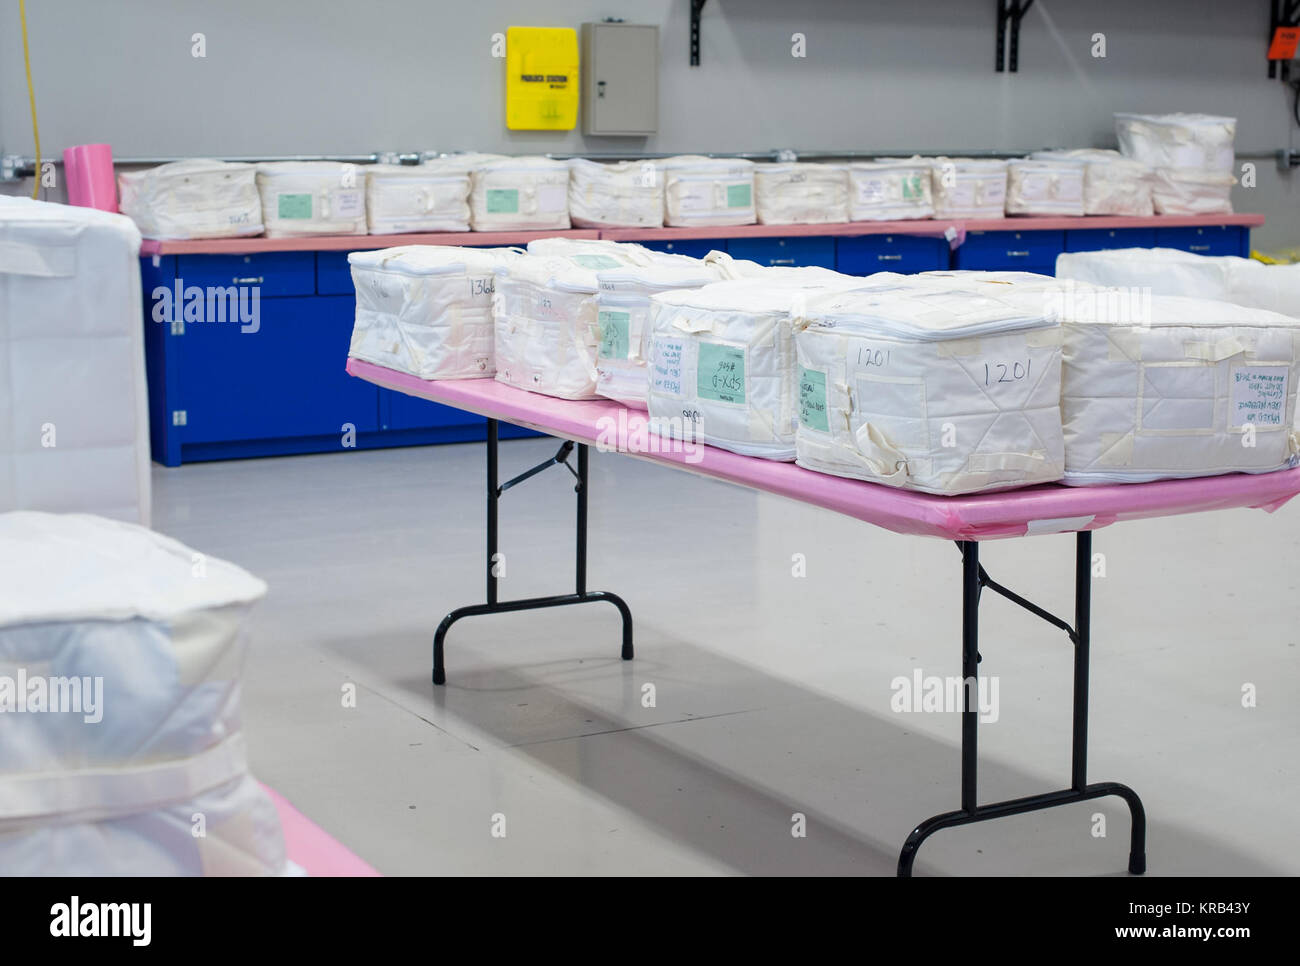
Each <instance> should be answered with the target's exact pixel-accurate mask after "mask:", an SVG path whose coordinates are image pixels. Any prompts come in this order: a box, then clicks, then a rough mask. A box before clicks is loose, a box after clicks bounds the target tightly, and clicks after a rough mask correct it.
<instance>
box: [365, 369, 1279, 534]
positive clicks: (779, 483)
mask: <svg viewBox="0 0 1300 966" xmlns="http://www.w3.org/2000/svg"><path fill="white" fill-rule="evenodd" d="M347 371H348V372H349V373H350V374H351V375H353V376H356V377H358V378H360V379H364V380H366V381H367V382H372V383H375V384H376V385H379V386H383V387H385V388H388V389H395V390H397V391H398V392H403V393H406V394H407V395H409V396H417V397H419V398H421V399H429V400H432V401H433V402H439V403H443V404H444V405H447V406H453V407H455V408H456V409H463V410H466V411H468V412H473V413H478V414H480V415H483V416H488V417H490V418H492V419H500V420H503V421H505V422H508V423H514V424H516V425H519V426H526V427H528V428H530V429H536V430H539V431H540V432H543V433H546V434H548V435H551V436H557V437H560V438H563V439H571V440H574V441H575V442H578V443H589V444H596V445H597V447H598V448H601V449H605V448H610V449H612V448H613V447H607V446H605V445H602V444H603V443H605V442H606V441H608V439H609V438H610V435H611V433H613V434H614V435H615V441H616V444H617V443H618V441H620V440H623V439H624V438H625V437H628V438H630V439H631V440H632V441H633V442H634V443H636V444H637V446H638V448H640V446H641V444H640V443H638V442H637V440H638V434H637V433H636V432H635V430H636V428H637V425H638V424H637V423H636V420H638V419H640V420H644V419H645V418H646V414H645V413H643V412H639V411H637V410H629V409H627V407H625V406H622V405H619V404H618V403H615V402H610V401H606V400H596V401H591V402H573V401H570V400H567V399H555V398H553V397H551V396H543V395H539V394H537V393H531V392H526V391H524V390H522V389H515V388H513V387H511V386H506V385H504V384H502V383H499V382H497V381H496V380H494V379H455V380H435V381H429V380H425V379H419V378H417V377H416V376H412V375H408V374H406V373H402V372H397V371H395V370H392V369H386V368H384V367H383V366H376V365H373V364H371V363H368V362H362V361H360V360H358V359H349V360H348V363H347ZM620 430H631V431H632V432H621V431H620ZM640 435H641V436H643V437H644V436H645V435H646V434H640ZM648 438H649V440H651V441H658V437H654V436H649V437H648ZM695 450H696V452H695V454H694V456H690V455H689V454H686V453H683V452H641V451H635V452H634V451H632V450H630V449H627V448H624V447H623V446H622V445H618V451H619V452H623V453H626V454H627V455H630V456H634V457H637V458H640V459H648V460H650V461H651V462H655V463H663V464H665V465H669V466H675V467H677V468H678V469H683V470H687V471H688V472H692V473H697V474H699V475H701V476H707V477H711V478H713V479H717V480H725V481H727V482H729V483H738V484H740V485H741V486H747V487H751V488H753V489H756V490H762V491H763V492H765V493H775V494H777V495H778V496H785V497H789V498H790V499H792V500H798V501H799V502H801V503H809V504H812V505H813V506H819V507H822V508H824V509H827V510H833V511H834V512H836V513H842V514H844V515H845V516H849V517H853V518H854V519H857V520H865V521H866V522H867V523H873V524H875V525H876V526H879V527H884V528H885V529H886V530H892V531H894V532H895V533H911V534H918V535H922V536H928V537H942V538H944V539H947V540H992V539H997V538H1002V537H1023V536H1027V535H1032V534H1037V533H1067V532H1074V531H1078V530H1097V529H1099V528H1101V527H1105V526H1109V525H1110V524H1112V523H1117V522H1119V521H1121V520H1140V519H1144V518H1147V517H1162V516H1173V515H1175V514H1180V513H1200V512H1202V511H1205V510H1226V509H1230V508H1232V507H1258V508H1262V509H1265V510H1270V511H1272V510H1276V509H1277V508H1278V507H1280V506H1281V505H1282V504H1284V503H1286V502H1287V501H1288V500H1289V499H1291V497H1293V496H1295V495H1296V493H1300V468H1296V469H1289V470H1279V471H1277V472H1275V473H1260V474H1248V473H1231V474H1227V475H1224V476H1207V477H1201V478H1198V479H1191V480H1158V481H1156V482H1154V483H1124V484H1109V485H1103V486H1082V487H1075V486H1063V485H1061V484H1057V483H1049V484H1045V485H1040V486H1032V487H1026V488H1024V489H1019V490H1004V491H1000V492H996V493H977V494H971V495H967V496H935V495H932V494H929V493H914V492H912V491H909V490H900V489H896V488H894V487H890V486H883V485H881V484H879V483H866V482H863V481H862V480H849V479H844V478H842V477H838V476H828V475H826V474H824V473H815V472H813V471H812V470H806V469H803V468H802V467H799V466H796V465H794V464H793V463H778V462H775V461H773V460H765V459H758V458H756V457H752V456H739V455H737V454H735V453H730V452H728V451H726V450H722V449H717V448H716V447H713V446H705V445H703V444H695Z"/></svg>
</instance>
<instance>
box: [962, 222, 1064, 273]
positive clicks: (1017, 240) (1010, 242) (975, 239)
mask: <svg viewBox="0 0 1300 966" xmlns="http://www.w3.org/2000/svg"><path fill="white" fill-rule="evenodd" d="M1064 250H1065V232H1063V231H972V232H968V233H967V235H966V242H965V244H963V245H962V246H961V247H960V248H958V249H957V252H956V258H955V259H954V261H955V262H956V266H955V267H957V268H971V269H977V270H980V271H1003V270H1008V269H1009V270H1019V271H1026V272H1034V271H1039V272H1041V271H1043V267H1044V266H1047V271H1048V272H1050V271H1051V270H1052V266H1054V265H1055V264H1056V256H1057V255H1059V254H1061V252H1062V251H1064Z"/></svg>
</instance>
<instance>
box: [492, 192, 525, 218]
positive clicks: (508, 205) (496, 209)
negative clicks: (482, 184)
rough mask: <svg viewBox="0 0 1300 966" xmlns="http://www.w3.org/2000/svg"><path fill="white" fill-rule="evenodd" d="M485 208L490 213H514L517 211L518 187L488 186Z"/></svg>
mask: <svg viewBox="0 0 1300 966" xmlns="http://www.w3.org/2000/svg"><path fill="white" fill-rule="evenodd" d="M487 210H488V214H490V215H515V214H518V213H519V189H518V188H488V190H487Z"/></svg>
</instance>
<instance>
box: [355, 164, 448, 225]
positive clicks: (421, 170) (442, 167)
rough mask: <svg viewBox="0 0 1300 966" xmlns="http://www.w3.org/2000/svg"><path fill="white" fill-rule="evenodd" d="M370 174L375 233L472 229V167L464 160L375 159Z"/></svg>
mask: <svg viewBox="0 0 1300 966" xmlns="http://www.w3.org/2000/svg"><path fill="white" fill-rule="evenodd" d="M365 174H366V224H367V226H368V228H369V230H370V234H372V235H394V234H400V233H402V232H413V231H469V184H470V175H469V168H468V167H465V166H463V165H461V164H460V163H459V162H446V161H430V162H428V163H425V164H420V165H410V164H372V165H369V166H367V167H366V168H365Z"/></svg>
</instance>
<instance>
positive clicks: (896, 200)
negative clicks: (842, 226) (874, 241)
mask: <svg viewBox="0 0 1300 966" xmlns="http://www.w3.org/2000/svg"><path fill="white" fill-rule="evenodd" d="M933 216H934V193H933V191H932V190H931V181H930V162H929V161H927V160H925V159H924V158H919V157H918V158H910V159H908V158H878V159H876V160H875V161H857V162H854V163H853V164H850V165H849V220H850V221H899V220H905V219H921V218H932V217H933Z"/></svg>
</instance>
